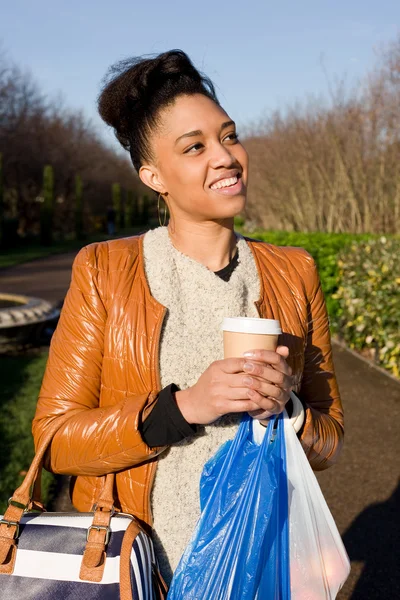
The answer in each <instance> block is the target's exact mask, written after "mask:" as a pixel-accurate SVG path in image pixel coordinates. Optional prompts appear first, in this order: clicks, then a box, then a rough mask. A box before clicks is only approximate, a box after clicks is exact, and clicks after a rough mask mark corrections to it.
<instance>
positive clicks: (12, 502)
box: [8, 496, 28, 512]
mask: <svg viewBox="0 0 400 600" xmlns="http://www.w3.org/2000/svg"><path fill="white" fill-rule="evenodd" d="M8 506H15V507H16V508H22V510H23V511H24V512H27V508H28V506H27V505H26V504H22V503H21V502H17V501H16V500H14V499H13V497H12V496H11V498H9V499H8Z"/></svg>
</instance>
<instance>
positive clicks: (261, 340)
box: [221, 317, 282, 358]
mask: <svg viewBox="0 0 400 600" xmlns="http://www.w3.org/2000/svg"><path fill="white" fill-rule="evenodd" d="M221 329H222V331H223V335H224V358H237V357H242V356H243V354H244V352H246V351H247V350H276V348H277V346H278V337H279V335H280V334H281V333H282V330H281V327H280V323H279V321H276V320H275V319H254V318H252V317H225V319H224V320H223V322H222V326H221Z"/></svg>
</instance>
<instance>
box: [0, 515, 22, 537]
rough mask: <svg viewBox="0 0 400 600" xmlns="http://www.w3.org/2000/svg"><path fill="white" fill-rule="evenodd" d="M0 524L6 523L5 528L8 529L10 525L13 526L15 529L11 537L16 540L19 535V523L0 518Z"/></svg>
mask: <svg viewBox="0 0 400 600" xmlns="http://www.w3.org/2000/svg"><path fill="white" fill-rule="evenodd" d="M0 525H7V528H8V529H9V528H10V527H15V528H16V529H15V531H14V536H13V539H14V540H16V539H17V537H18V536H19V523H18V521H7V519H1V520H0Z"/></svg>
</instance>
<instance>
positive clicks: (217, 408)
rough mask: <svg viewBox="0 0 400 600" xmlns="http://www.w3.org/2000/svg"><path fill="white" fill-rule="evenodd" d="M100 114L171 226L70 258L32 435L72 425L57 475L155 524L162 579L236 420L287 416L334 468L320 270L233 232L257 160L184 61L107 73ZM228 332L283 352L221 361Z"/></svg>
mask: <svg viewBox="0 0 400 600" xmlns="http://www.w3.org/2000/svg"><path fill="white" fill-rule="evenodd" d="M99 111H100V114H101V116H102V118H103V119H104V121H105V122H106V123H108V124H109V125H110V126H111V127H113V128H114V130H115V133H116V136H117V138H118V139H119V141H120V142H121V144H122V146H123V147H124V148H125V149H127V150H128V151H129V153H130V156H131V159H132V163H133V165H134V167H135V169H136V170H137V172H138V174H139V177H140V178H141V180H142V181H143V182H144V183H145V184H146V185H147V186H148V187H149V188H151V189H152V190H154V191H155V192H157V193H158V194H159V195H160V197H161V196H162V197H163V198H164V200H165V202H166V203H167V205H168V209H169V213H170V220H169V223H168V226H166V227H164V226H161V227H158V228H156V229H154V230H151V231H148V232H146V233H145V234H141V235H139V236H134V237H130V238H124V239H119V240H112V241H107V242H101V243H98V244H91V245H89V246H86V247H85V248H83V249H82V250H81V252H80V253H79V254H78V256H77V258H76V260H75V263H74V266H73V271H72V280H71V286H70V289H69V291H68V295H67V297H66V300H65V303H64V306H63V310H62V313H61V317H60V321H59V324H58V327H57V329H56V332H55V334H54V336H53V340H52V346H51V349H50V355H49V360H48V364H47V367H46V373H45V377H44V380H43V384H42V389H41V393H40V397H39V402H38V407H37V412H36V417H35V420H34V425H33V430H34V437H35V442H36V444H38V443H39V442H40V439H41V438H42V437H43V435H45V433H46V431H47V429H48V427H49V426H50V425H51V422H52V420H53V419H54V418H55V417H56V416H58V415H60V414H65V413H68V412H69V413H70V414H71V416H70V419H69V420H68V421H67V422H66V424H65V425H63V426H62V427H61V429H60V430H59V431H58V433H57V434H56V435H55V437H54V439H53V441H52V444H51V448H50V451H49V453H48V457H47V468H49V469H50V470H52V471H54V472H56V473H67V474H70V475H73V476H74V477H73V479H72V482H73V483H72V488H71V489H72V500H73V503H74V505H75V506H76V507H77V508H78V510H80V511H88V510H91V507H92V505H93V502H94V498H95V496H96V490H98V489H99V488H100V487H101V479H99V478H101V477H102V476H104V475H105V474H107V473H110V472H111V473H115V474H116V476H115V488H114V493H115V502H114V505H115V507H116V509H117V510H122V511H123V512H128V513H131V514H134V515H135V516H136V517H137V518H138V519H139V520H141V521H142V522H144V523H145V524H146V525H147V526H153V529H152V532H153V534H152V535H153V539H154V542H155V546H156V553H157V556H158V558H159V561H160V563H161V568H162V572H163V575H164V576H165V578H166V579H167V580H168V581H170V579H171V577H172V573H173V570H174V569H175V567H176V565H177V563H178V561H179V558H180V556H181V555H182V552H183V550H184V549H185V546H186V545H187V543H188V541H189V539H190V537H191V533H192V531H193V529H194V527H195V525H196V521H197V519H198V516H199V480H200V475H201V472H202V469H203V466H204V464H205V463H206V461H207V460H208V459H209V458H210V457H211V456H213V454H214V453H215V452H216V451H217V450H218V449H219V448H220V447H221V445H222V444H223V443H224V442H225V441H227V440H229V439H232V438H233V437H234V435H235V433H236V431H237V429H238V423H239V421H240V419H241V416H242V414H243V413H245V412H248V413H250V415H251V416H252V417H253V418H254V427H255V428H256V429H258V432H259V433H260V432H261V431H265V429H264V428H263V426H262V424H261V422H263V421H265V420H266V419H268V418H270V417H271V416H272V415H275V414H280V413H282V412H283V410H284V409H285V407H286V409H287V411H288V413H289V415H291V414H292V419H294V421H293V422H295V423H296V424H297V427H296V431H298V436H299V439H300V441H301V443H302V446H303V448H304V451H305V452H306V454H307V457H308V459H309V461H310V463H311V465H312V466H313V468H315V469H318V470H321V469H325V468H327V467H329V466H330V465H331V464H333V463H334V462H335V461H336V459H337V457H338V455H339V452H340V448H341V445H342V439H343V412H342V406H341V402H340V398H339V393H338V389H337V384H336V379H335V375H334V369H333V364H332V354H331V346H330V337H329V323H328V318H327V313H326V308H325V302H324V297H323V294H322V291H321V286H320V281H319V277H318V273H317V271H316V268H315V264H314V261H313V259H312V258H311V256H310V255H309V254H307V252H305V251H304V250H303V249H301V248H280V247H277V246H273V245H271V244H268V243H265V242H262V241H260V240H253V239H250V238H247V237H243V236H242V235H240V234H239V233H237V232H235V230H234V217H235V215H238V214H239V213H240V212H241V211H242V210H243V209H244V207H245V203H246V190H247V177H248V156H247V153H246V150H245V149H244V147H243V146H242V144H241V142H240V140H239V138H238V134H237V131H236V126H235V123H234V121H233V120H232V118H231V116H230V115H228V114H227V113H226V111H224V110H223V108H222V107H221V105H220V103H219V101H218V99H217V97H216V94H215V90H214V86H213V84H212V82H211V81H210V80H209V79H208V78H207V77H205V76H204V75H202V74H201V73H199V72H198V71H197V69H196V68H195V67H194V66H193V64H192V62H191V61H190V59H189V58H188V56H187V55H186V54H185V53H184V52H182V51H180V50H172V51H170V52H165V53H163V54H160V55H158V56H156V57H152V58H135V59H132V60H129V61H124V62H122V63H118V64H117V65H116V66H114V67H113V68H112V69H111V70H110V73H109V76H108V78H107V80H106V82H105V85H104V88H103V90H102V92H101V94H100V97H99ZM224 317H253V318H260V317H261V318H266V319H276V320H279V321H280V323H281V326H282V330H283V332H284V334H283V335H282V338H281V341H280V343H281V345H280V346H278V348H277V350H276V351H263V352H261V353H260V352H258V353H255V354H253V355H252V356H250V358H245V357H239V358H226V359H225V358H224V354H223V343H222V332H221V323H222V321H223V319H224ZM251 350H252V348H249V351H251Z"/></svg>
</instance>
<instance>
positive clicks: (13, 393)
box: [0, 351, 55, 514]
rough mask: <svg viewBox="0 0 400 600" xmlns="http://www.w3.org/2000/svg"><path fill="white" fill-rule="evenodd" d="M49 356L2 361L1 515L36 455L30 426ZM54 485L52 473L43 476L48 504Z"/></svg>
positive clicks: (43, 353)
mask: <svg viewBox="0 0 400 600" xmlns="http://www.w3.org/2000/svg"><path fill="white" fill-rule="evenodd" d="M47 356H48V352H47V351H35V352H30V353H28V354H25V355H24V356H21V355H20V356H17V355H12V356H11V355H6V356H4V355H3V356H1V359H0V360H1V366H2V377H1V380H2V381H1V388H0V411H1V419H0V514H3V512H4V510H5V508H6V506H7V500H8V498H9V497H10V496H11V495H12V494H13V492H14V491H15V489H16V488H17V487H18V486H19V485H20V484H21V482H22V480H23V475H24V473H25V472H26V470H27V469H28V468H29V465H30V463H31V461H32V458H33V456H34V447H33V438H32V434H31V423H32V419H33V416H34V413H35V409H36V402H37V398H38V394H39V390H40V385H41V382H42V378H43V373H44V369H45V366H46V361H47ZM54 482H55V480H54V477H53V476H52V475H50V473H47V472H44V473H43V479H42V483H43V496H44V499H45V501H47V500H48V499H49V498H50V496H51V493H52V488H53V486H54V484H55V483H54Z"/></svg>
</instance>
